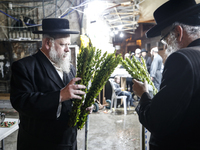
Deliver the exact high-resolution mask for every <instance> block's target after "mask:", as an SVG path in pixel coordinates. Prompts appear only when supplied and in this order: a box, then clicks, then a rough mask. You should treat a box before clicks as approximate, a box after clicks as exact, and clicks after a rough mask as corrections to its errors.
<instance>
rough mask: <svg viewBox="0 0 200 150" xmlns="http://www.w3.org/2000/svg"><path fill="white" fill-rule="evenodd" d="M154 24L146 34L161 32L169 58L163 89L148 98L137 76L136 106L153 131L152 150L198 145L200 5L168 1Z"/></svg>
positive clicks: (180, 149) (177, 149) (189, 149)
mask: <svg viewBox="0 0 200 150" xmlns="http://www.w3.org/2000/svg"><path fill="white" fill-rule="evenodd" d="M154 18H155V20H156V23H157V24H156V25H155V26H154V27H153V28H151V29H150V30H149V31H148V32H147V34H146V35H147V37H148V38H151V37H155V36H159V35H161V41H162V42H163V43H164V44H166V46H167V50H168V54H169V57H168V58H167V60H166V62H165V67H164V70H163V77H162V82H161V86H160V91H159V92H158V93H157V94H156V95H155V96H154V97H153V98H150V96H149V94H148V89H147V83H146V82H145V83H144V84H143V83H140V82H138V81H137V80H134V81H133V82H134V85H133V91H134V92H135V94H137V95H138V96H140V97H141V100H140V102H139V104H138V106H137V108H136V111H137V113H138V115H139V120H140V122H141V124H142V125H143V126H144V127H146V128H147V129H148V130H149V131H150V132H151V137H150V141H149V145H150V150H194V149H196V150H197V149H199V148H200V142H199V141H200V136H199V135H200V130H199V127H200V117H199V116H200V109H199V108H200V71H199V68H200V4H196V2H195V0H170V1H167V2H166V3H164V4H163V5H161V6H160V7H159V8H158V9H156V11H155V12H154Z"/></svg>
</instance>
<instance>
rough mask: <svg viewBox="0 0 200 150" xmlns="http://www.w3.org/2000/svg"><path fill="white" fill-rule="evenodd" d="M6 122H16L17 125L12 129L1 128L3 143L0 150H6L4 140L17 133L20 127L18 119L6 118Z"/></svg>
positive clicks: (0, 138) (0, 136) (0, 139)
mask: <svg viewBox="0 0 200 150" xmlns="http://www.w3.org/2000/svg"><path fill="white" fill-rule="evenodd" d="M4 121H12V122H13V121H16V123H15V124H14V125H13V126H12V127H10V128H2V127H0V141H1V148H0V150H4V138H6V137H7V136H9V135H10V134H12V133H13V132H15V131H16V130H17V129H18V128H19V126H18V123H19V120H18V119H14V118H5V120H4Z"/></svg>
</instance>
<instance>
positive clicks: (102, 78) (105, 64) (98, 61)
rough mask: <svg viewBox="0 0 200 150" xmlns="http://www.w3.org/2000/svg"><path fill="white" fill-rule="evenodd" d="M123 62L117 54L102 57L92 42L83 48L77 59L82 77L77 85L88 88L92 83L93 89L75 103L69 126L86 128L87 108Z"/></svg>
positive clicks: (105, 54)
mask: <svg viewBox="0 0 200 150" xmlns="http://www.w3.org/2000/svg"><path fill="white" fill-rule="evenodd" d="M121 60H122V57H121V55H118V56H117V57H116V56H115V53H113V54H107V52H105V53H104V54H103V55H102V57H101V50H99V49H97V50H96V49H95V47H93V46H92V43H91V42H90V43H89V46H88V47H85V48H83V47H81V50H80V54H79V55H78V57H77V77H81V78H82V80H81V81H80V82H77V83H78V84H83V85H85V86H86V87H88V84H89V82H91V87H90V88H89V89H88V91H87V89H84V90H83V91H85V92H86V98H85V97H84V96H82V99H81V100H78V99H76V100H74V101H73V107H72V111H71V113H70V120H69V126H71V127H73V126H76V125H77V126H78V129H81V128H82V127H83V126H84V124H85V121H86V119H87V115H88V113H89V112H88V111H86V108H87V107H90V106H91V105H92V104H93V103H94V98H96V97H97V96H98V94H99V92H100V91H101V90H102V88H103V86H104V85H105V84H106V82H107V80H108V78H109V77H110V75H111V74H112V72H113V71H114V69H115V68H116V67H117V65H118V64H119V62H120V61H121ZM83 103H84V104H83Z"/></svg>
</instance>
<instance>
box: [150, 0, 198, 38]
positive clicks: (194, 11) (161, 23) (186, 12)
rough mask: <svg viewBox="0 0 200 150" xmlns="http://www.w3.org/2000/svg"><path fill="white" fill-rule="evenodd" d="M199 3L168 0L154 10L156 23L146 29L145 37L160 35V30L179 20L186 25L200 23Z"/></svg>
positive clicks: (185, 0) (190, 0) (186, 0)
mask: <svg viewBox="0 0 200 150" xmlns="http://www.w3.org/2000/svg"><path fill="white" fill-rule="evenodd" d="M199 12H200V4H196V2H195V0H169V1H167V2H166V3H164V4H163V5H161V6H160V7H159V8H157V9H156V10H155V12H154V14H153V15H154V18H155V21H156V25H155V26H154V27H152V28H151V29H150V30H149V31H147V33H146V36H147V38H151V37H155V36H159V35H161V31H162V30H163V29H165V28H166V27H168V26H169V25H172V24H173V23H174V22H180V23H184V24H187V25H192V26H197V25H200V15H199Z"/></svg>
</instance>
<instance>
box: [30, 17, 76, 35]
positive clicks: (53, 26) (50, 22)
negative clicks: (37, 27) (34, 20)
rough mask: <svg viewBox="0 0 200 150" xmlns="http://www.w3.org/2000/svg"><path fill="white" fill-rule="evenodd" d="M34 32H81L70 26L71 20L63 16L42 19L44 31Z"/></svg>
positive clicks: (37, 32)
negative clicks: (73, 29) (71, 28)
mask: <svg viewBox="0 0 200 150" xmlns="http://www.w3.org/2000/svg"><path fill="white" fill-rule="evenodd" d="M33 33H34V34H79V31H72V30H70V28H69V21H68V20H67V19H63V18H46V19H43V20H42V31H33Z"/></svg>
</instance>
